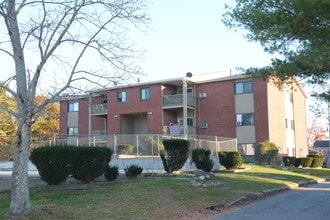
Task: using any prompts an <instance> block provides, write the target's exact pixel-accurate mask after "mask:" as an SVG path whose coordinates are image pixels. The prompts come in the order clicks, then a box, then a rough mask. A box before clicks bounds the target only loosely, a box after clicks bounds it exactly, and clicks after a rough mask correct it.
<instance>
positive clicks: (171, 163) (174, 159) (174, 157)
mask: <svg viewBox="0 0 330 220" xmlns="http://www.w3.org/2000/svg"><path fill="white" fill-rule="evenodd" d="M163 145H164V148H165V151H166V153H167V155H165V154H164V153H161V154H160V157H161V159H162V162H163V165H164V169H165V171H166V172H167V173H173V172H174V171H177V170H179V169H181V168H182V167H183V165H184V164H185V162H186V160H187V159H188V152H189V142H188V141H187V140H183V139H168V140H163Z"/></svg>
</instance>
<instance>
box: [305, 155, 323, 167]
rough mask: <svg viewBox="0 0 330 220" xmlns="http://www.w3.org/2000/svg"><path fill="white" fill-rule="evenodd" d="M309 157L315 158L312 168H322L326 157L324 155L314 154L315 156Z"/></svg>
mask: <svg viewBox="0 0 330 220" xmlns="http://www.w3.org/2000/svg"><path fill="white" fill-rule="evenodd" d="M307 157H311V158H313V162H312V164H311V167H312V168H316V167H322V165H323V161H324V156H323V155H320V154H313V155H308V156H307Z"/></svg>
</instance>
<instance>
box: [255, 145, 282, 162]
mask: <svg viewBox="0 0 330 220" xmlns="http://www.w3.org/2000/svg"><path fill="white" fill-rule="evenodd" d="M277 154H278V148H277V147H276V145H275V144H274V143H272V142H269V141H264V142H260V143H259V144H258V145H257V146H256V148H255V151H254V157H255V160H256V161H258V162H259V163H262V162H267V163H268V164H269V165H271V163H272V161H274V160H275V157H276V156H277Z"/></svg>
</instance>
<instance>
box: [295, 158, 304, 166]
mask: <svg viewBox="0 0 330 220" xmlns="http://www.w3.org/2000/svg"><path fill="white" fill-rule="evenodd" d="M301 159H302V158H295V160H294V164H293V165H294V167H299V166H300V165H301V161H302V160H301Z"/></svg>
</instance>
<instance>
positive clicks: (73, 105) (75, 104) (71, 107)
mask: <svg viewBox="0 0 330 220" xmlns="http://www.w3.org/2000/svg"><path fill="white" fill-rule="evenodd" d="M78 110H79V103H78V102H73V103H69V104H68V111H69V112H77V111H78Z"/></svg>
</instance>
